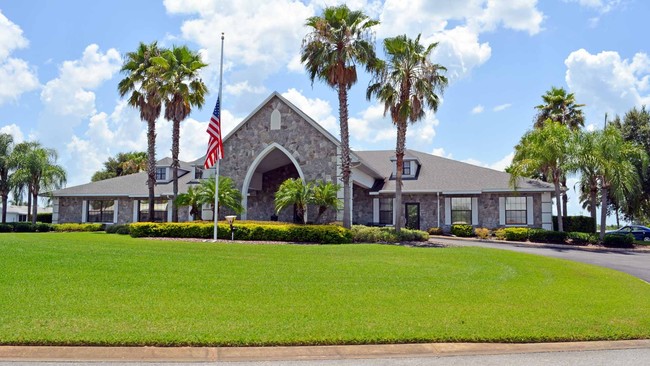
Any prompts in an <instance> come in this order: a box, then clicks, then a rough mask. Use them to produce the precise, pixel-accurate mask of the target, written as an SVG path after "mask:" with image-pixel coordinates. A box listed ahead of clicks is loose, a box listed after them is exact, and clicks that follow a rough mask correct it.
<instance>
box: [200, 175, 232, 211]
mask: <svg viewBox="0 0 650 366" xmlns="http://www.w3.org/2000/svg"><path fill="white" fill-rule="evenodd" d="M215 183H216V182H215V181H214V178H212V179H204V180H202V181H201V185H200V186H199V188H197V189H199V190H200V192H199V195H200V202H201V203H206V204H209V205H211V207H212V215H213V217H214V215H215V214H216V215H217V217H219V212H221V207H227V208H229V209H231V210H232V211H234V212H235V213H236V214H241V213H242V212H244V207H243V206H242V204H241V200H242V195H241V192H239V190H237V188H235V183H234V182H233V180H232V179H231V178H230V177H226V176H223V175H220V176H219V207H218V208H217V210H216V212H215V207H214V195H215V192H216V184H215Z"/></svg>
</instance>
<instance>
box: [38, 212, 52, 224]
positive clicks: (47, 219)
mask: <svg viewBox="0 0 650 366" xmlns="http://www.w3.org/2000/svg"><path fill="white" fill-rule="evenodd" d="M36 221H38V222H44V223H47V224H51V223H52V213H51V212H44V213H37V214H36Z"/></svg>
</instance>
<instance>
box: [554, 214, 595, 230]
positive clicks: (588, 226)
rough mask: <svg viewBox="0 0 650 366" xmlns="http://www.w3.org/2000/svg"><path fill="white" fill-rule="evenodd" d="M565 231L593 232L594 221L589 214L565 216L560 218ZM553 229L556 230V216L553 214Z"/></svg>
mask: <svg viewBox="0 0 650 366" xmlns="http://www.w3.org/2000/svg"><path fill="white" fill-rule="evenodd" d="M562 225H563V226H564V231H565V232H572V231H575V232H581V233H593V232H595V231H596V222H595V221H594V220H593V219H592V218H591V217H590V216H567V217H564V218H563V219H562ZM553 230H558V227H557V216H553Z"/></svg>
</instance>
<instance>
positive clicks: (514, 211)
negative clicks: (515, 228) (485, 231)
mask: <svg viewBox="0 0 650 366" xmlns="http://www.w3.org/2000/svg"><path fill="white" fill-rule="evenodd" d="M506 225H526V197H506Z"/></svg>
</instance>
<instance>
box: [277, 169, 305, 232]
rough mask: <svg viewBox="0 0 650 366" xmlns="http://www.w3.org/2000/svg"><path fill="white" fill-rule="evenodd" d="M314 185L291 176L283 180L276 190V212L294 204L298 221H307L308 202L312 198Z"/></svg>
mask: <svg viewBox="0 0 650 366" xmlns="http://www.w3.org/2000/svg"><path fill="white" fill-rule="evenodd" d="M312 190H313V185H312V184H311V183H307V182H303V181H302V179H300V178H295V179H294V178H290V179H287V180H285V181H284V182H282V184H280V187H279V188H278V191H277V192H275V212H276V213H277V214H279V213H280V211H282V210H284V209H285V208H287V207H290V206H293V207H294V209H295V213H296V218H297V221H298V222H300V223H302V224H304V223H305V212H306V211H307V204H308V203H309V202H310V200H311V198H312Z"/></svg>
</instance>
